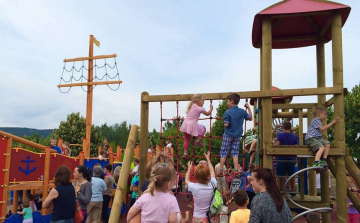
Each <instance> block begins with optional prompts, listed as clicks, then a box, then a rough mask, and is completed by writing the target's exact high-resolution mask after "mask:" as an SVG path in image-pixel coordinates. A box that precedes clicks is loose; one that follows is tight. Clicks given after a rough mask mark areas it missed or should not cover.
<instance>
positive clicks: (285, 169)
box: [276, 162, 295, 176]
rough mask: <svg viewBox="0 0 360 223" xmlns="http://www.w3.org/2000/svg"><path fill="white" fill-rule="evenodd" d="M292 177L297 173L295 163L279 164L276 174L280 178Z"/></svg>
mask: <svg viewBox="0 0 360 223" xmlns="http://www.w3.org/2000/svg"><path fill="white" fill-rule="evenodd" d="M286 173H287V175H288V176H291V175H293V174H294V173H295V163H283V162H278V163H277V168H276V174H277V175H279V176H286Z"/></svg>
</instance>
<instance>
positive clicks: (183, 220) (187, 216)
mask: <svg viewBox="0 0 360 223" xmlns="http://www.w3.org/2000/svg"><path fill="white" fill-rule="evenodd" d="M189 213H190V212H189V211H185V218H183V215H182V214H181V221H180V222H181V223H186V222H188V221H189Z"/></svg>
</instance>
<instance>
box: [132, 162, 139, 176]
mask: <svg viewBox="0 0 360 223" xmlns="http://www.w3.org/2000/svg"><path fill="white" fill-rule="evenodd" d="M139 163H140V160H139V159H137V158H135V159H134V166H135V167H134V169H133V170H132V171H131V172H130V175H131V176H136V175H139Z"/></svg>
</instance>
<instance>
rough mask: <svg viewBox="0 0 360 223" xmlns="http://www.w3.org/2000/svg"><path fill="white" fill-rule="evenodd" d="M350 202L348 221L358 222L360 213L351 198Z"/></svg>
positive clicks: (348, 200)
mask: <svg viewBox="0 0 360 223" xmlns="http://www.w3.org/2000/svg"><path fill="white" fill-rule="evenodd" d="M347 202H348V222H349V223H358V222H359V217H360V214H359V212H358V211H357V210H356V208H355V207H354V204H353V203H352V202H351V201H350V199H349V198H348V199H347Z"/></svg>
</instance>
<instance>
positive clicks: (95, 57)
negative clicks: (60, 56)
mask: <svg viewBox="0 0 360 223" xmlns="http://www.w3.org/2000/svg"><path fill="white" fill-rule="evenodd" d="M114 57H117V55H116V54H111V55H99V56H92V57H77V58H73V59H64V62H75V61H83V60H97V59H107V58H114Z"/></svg>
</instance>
